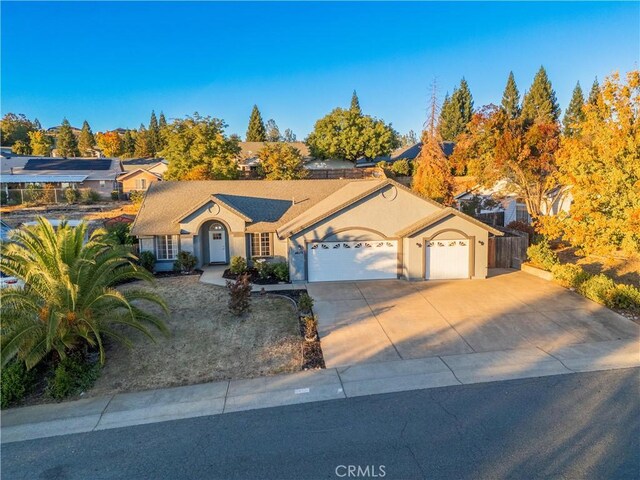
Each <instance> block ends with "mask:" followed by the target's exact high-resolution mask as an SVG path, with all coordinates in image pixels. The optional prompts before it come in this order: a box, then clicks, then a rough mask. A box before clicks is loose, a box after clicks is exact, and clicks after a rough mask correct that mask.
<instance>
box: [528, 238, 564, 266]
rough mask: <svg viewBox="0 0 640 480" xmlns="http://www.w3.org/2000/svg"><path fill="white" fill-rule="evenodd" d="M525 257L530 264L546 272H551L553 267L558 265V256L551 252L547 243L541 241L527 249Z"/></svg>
mask: <svg viewBox="0 0 640 480" xmlns="http://www.w3.org/2000/svg"><path fill="white" fill-rule="evenodd" d="M527 256H528V257H529V260H530V261H531V263H533V264H534V265H536V266H537V267H540V268H544V269H545V270H547V271H551V269H552V268H553V267H554V266H555V265H557V264H558V263H560V261H559V260H558V255H556V252H554V251H553V250H551V247H550V246H549V242H547V241H546V240H542V241H541V242H540V243H535V244H533V245H531V246H530V247H529V248H527Z"/></svg>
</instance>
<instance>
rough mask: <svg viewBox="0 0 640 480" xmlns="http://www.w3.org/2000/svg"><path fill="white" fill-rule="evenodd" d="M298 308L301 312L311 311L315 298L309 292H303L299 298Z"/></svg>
mask: <svg viewBox="0 0 640 480" xmlns="http://www.w3.org/2000/svg"><path fill="white" fill-rule="evenodd" d="M298 308H299V309H300V311H301V312H311V309H312V308H313V298H311V296H310V295H309V294H308V293H306V292H305V293H303V294H302V295H300V298H299V299H298Z"/></svg>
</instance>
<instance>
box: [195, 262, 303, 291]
mask: <svg viewBox="0 0 640 480" xmlns="http://www.w3.org/2000/svg"><path fill="white" fill-rule="evenodd" d="M227 268H229V266H228V265H208V266H206V267H202V275H200V281H201V282H202V283H206V284H209V285H217V286H218V287H226V286H227V281H228V280H227V279H226V278H222V274H223V273H224V271H225V270H226V269H227ZM306 288H307V284H306V283H276V284H273V285H256V284H252V285H251V291H252V292H260V291H261V290H264V291H265V292H277V291H280V290H305V289H306Z"/></svg>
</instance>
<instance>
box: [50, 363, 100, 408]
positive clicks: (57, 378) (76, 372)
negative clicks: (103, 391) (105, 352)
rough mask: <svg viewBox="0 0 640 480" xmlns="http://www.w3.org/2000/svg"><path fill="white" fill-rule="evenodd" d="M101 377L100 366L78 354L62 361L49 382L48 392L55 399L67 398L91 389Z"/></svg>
mask: <svg viewBox="0 0 640 480" xmlns="http://www.w3.org/2000/svg"><path fill="white" fill-rule="evenodd" d="M99 376H100V364H99V363H98V362H91V361H89V360H88V359H87V358H86V357H85V356H84V355H82V354H81V353H79V352H76V353H74V354H72V355H69V356H67V357H66V358H64V359H63V360H61V361H60V363H59V364H58V366H57V367H56V368H55V370H54V374H53V377H51V378H50V379H49V380H48V385H47V392H48V394H49V395H50V396H51V397H53V398H58V399H60V398H66V397H68V396H70V395H75V394H78V393H80V392H84V391H86V390H87V389H89V388H90V387H91V386H92V385H93V384H94V382H95V381H96V380H97V378H98V377H99Z"/></svg>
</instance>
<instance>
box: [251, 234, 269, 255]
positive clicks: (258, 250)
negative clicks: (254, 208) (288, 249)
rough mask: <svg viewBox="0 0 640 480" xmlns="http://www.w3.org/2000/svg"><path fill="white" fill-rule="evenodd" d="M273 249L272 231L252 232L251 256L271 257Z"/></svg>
mask: <svg viewBox="0 0 640 480" xmlns="http://www.w3.org/2000/svg"><path fill="white" fill-rule="evenodd" d="M272 255H273V250H272V247H271V234H270V233H252V234H251V256H252V257H271V256H272Z"/></svg>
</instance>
